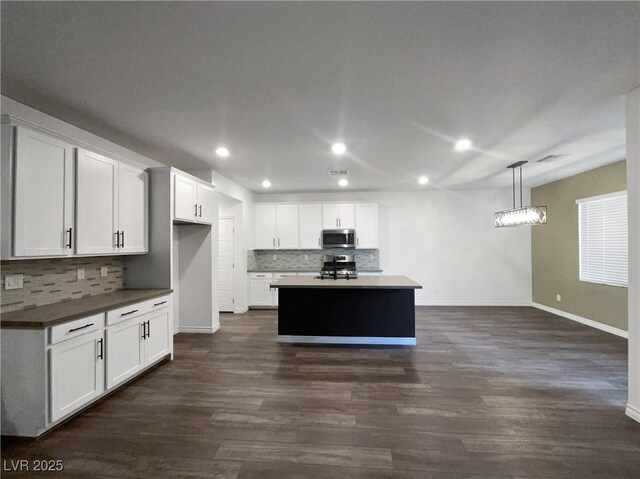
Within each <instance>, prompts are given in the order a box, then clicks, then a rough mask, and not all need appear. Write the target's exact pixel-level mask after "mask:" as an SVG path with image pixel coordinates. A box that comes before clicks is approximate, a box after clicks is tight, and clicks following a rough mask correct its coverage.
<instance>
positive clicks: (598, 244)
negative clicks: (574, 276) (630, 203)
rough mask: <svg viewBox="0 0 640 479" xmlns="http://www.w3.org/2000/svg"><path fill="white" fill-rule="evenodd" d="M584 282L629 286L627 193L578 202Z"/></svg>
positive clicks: (620, 192) (582, 277) (621, 192)
mask: <svg viewBox="0 0 640 479" xmlns="http://www.w3.org/2000/svg"><path fill="white" fill-rule="evenodd" d="M576 203H578V223H579V242H580V246H579V249H580V281H589V282H591V283H600V284H609V285H612V286H627V285H628V282H629V279H628V277H629V269H628V268H629V266H628V236H627V192H626V191H619V192H617V193H611V194H608V195H601V196H593V197H591V198H583V199H580V200H577V201H576Z"/></svg>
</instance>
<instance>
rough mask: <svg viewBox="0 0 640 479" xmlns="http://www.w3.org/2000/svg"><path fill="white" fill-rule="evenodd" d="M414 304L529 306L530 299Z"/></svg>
mask: <svg viewBox="0 0 640 479" xmlns="http://www.w3.org/2000/svg"><path fill="white" fill-rule="evenodd" d="M415 304H416V306H531V301H416V303H415Z"/></svg>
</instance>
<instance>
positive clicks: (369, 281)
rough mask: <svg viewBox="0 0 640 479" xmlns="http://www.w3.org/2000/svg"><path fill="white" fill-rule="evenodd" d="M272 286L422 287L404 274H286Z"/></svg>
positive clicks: (337, 287) (338, 287)
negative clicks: (338, 276) (325, 276)
mask: <svg viewBox="0 0 640 479" xmlns="http://www.w3.org/2000/svg"><path fill="white" fill-rule="evenodd" d="M271 287H272V288H305V289H309V288H318V289H329V288H331V289H422V286H421V285H420V284H418V283H416V282H415V281H413V280H412V279H411V278H407V277H406V276H384V275H382V276H360V277H359V278H356V279H316V278H314V277H311V276H288V277H286V278H282V279H279V280H277V281H274V282H273V283H271Z"/></svg>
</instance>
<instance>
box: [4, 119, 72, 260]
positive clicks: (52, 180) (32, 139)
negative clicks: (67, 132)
mask: <svg viewBox="0 0 640 479" xmlns="http://www.w3.org/2000/svg"><path fill="white" fill-rule="evenodd" d="M14 186H15V195H14V199H15V206H14V242H13V254H14V256H18V257H24V256H66V255H69V254H71V253H72V252H73V249H72V244H71V241H72V238H71V235H72V227H73V148H72V147H71V145H69V144H67V143H64V142H62V141H60V140H57V139H55V138H51V137H48V136H46V135H41V134H40V133H36V132H34V131H31V130H29V129H27V128H22V127H17V128H16V153H15V183H14Z"/></svg>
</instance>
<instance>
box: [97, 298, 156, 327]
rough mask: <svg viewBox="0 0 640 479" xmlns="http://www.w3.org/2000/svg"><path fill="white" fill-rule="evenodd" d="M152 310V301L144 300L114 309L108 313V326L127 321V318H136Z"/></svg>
mask: <svg viewBox="0 0 640 479" xmlns="http://www.w3.org/2000/svg"><path fill="white" fill-rule="evenodd" d="M149 311H151V303H150V302H148V301H143V302H141V303H136V304H131V305H129V306H123V307H122V308H118V309H114V310H113V311H109V312H108V313H107V326H111V325H112V324H116V323H119V322H121V321H125V320H127V319H131V318H135V317H137V316H141V315H143V314H146V313H148V312H149Z"/></svg>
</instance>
